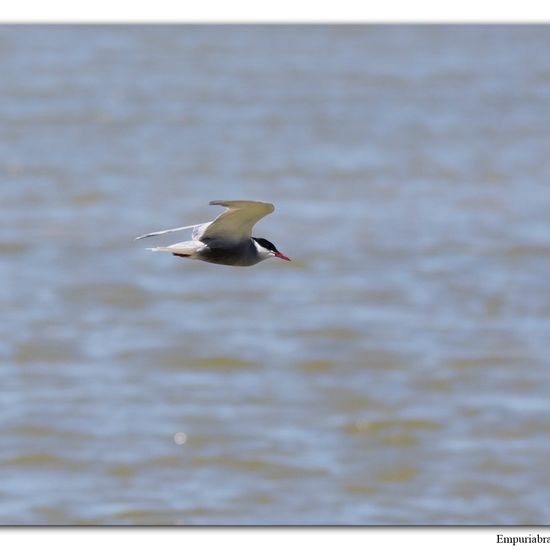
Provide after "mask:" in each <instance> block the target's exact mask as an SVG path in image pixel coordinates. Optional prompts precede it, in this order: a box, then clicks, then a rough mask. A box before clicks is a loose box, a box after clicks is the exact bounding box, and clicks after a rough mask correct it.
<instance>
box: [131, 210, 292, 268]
mask: <svg viewBox="0 0 550 550" xmlns="http://www.w3.org/2000/svg"><path fill="white" fill-rule="evenodd" d="M210 204H211V205H215V206H224V207H225V208H226V210H225V212H222V213H221V214H220V215H219V216H218V217H217V218H216V219H215V220H213V221H211V222H206V223H199V224H196V225H186V226H183V227H175V228H173V229H165V230H163V231H155V232H154V233H147V234H145V235H140V236H139V237H136V240H139V239H144V238H145V237H155V236H157V235H163V234H165V233H172V232H173V231H183V230H184V229H192V230H193V231H192V234H191V238H192V240H190V241H183V242H180V243H175V244H172V245H170V246H157V247H155V248H148V250H152V251H154V252H170V253H172V254H173V255H174V256H178V257H180V258H188V259H190V260H202V261H203V262H210V263H212V264H222V265H232V266H250V265H255V264H257V263H259V262H261V261H263V260H267V259H268V258H280V259H281V260H286V261H290V258H288V257H287V256H285V255H284V254H283V253H282V252H279V251H278V250H277V248H276V247H275V245H274V244H273V243H272V242H270V241H268V240H267V239H263V238H259V237H252V228H253V227H254V224H255V223H256V222H258V221H259V220H261V219H262V218H263V217H264V216H267V215H268V214H271V212H273V210H275V208H274V206H273V205H272V204H271V203H269V202H260V201H210Z"/></svg>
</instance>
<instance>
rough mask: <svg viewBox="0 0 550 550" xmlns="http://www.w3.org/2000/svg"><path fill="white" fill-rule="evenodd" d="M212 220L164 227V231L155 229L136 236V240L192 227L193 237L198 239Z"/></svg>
mask: <svg viewBox="0 0 550 550" xmlns="http://www.w3.org/2000/svg"><path fill="white" fill-rule="evenodd" d="M211 223H212V222H206V223H199V224H196V225H184V226H183V227H174V228H173V229H164V230H163V231H155V232H154V233H146V234H145V235H140V236H139V237H136V239H135V240H136V241H139V240H140V239H145V238H146V237H156V236H157V235H164V234H165V233H173V232H174V231H183V230H184V229H192V230H193V233H192V238H193V240H194V241H198V240H199V239H200V238H201V236H202V233H203V232H204V230H205V229H206V228H207V227H208V226H209V225H210V224H211Z"/></svg>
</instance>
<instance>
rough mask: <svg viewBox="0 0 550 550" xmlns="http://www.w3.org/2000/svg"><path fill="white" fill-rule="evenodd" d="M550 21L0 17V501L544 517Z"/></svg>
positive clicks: (350, 520) (381, 516)
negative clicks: (211, 250)
mask: <svg viewBox="0 0 550 550" xmlns="http://www.w3.org/2000/svg"><path fill="white" fill-rule="evenodd" d="M549 46H550V29H548V27H546V26H517V27H514V26H510V27H503V26H271V27H263V26H1V27H0V66H1V68H2V74H3V85H2V89H1V90H0V135H1V139H0V151H1V154H0V175H1V176H0V177H1V184H0V224H1V225H0V227H1V234H0V254H1V256H2V261H1V263H0V276H1V280H2V282H3V284H2V285H0V305H1V309H2V312H3V314H2V316H1V317H0V373H1V375H0V376H1V378H0V380H1V385H2V391H1V392H0V400H1V401H0V403H1V411H2V412H1V413H0V434H1V438H2V446H1V447H0V473H1V479H2V481H0V497H1V498H0V523H2V524H18V525H28V524H45V525H59V524H68V525H74V524H99V525H106V524H109V525H113V524H115V525H118V524H131V525H135V524H149V525H155V524H170V525H189V524H192V525H218V524H230V525H235V524H246V525H250V524H252V525H257V524H308V525H309V524H338V525H341V524H343V525H351V524H361V525H378V524H383V525H387V524H402V525H419V524H423V525H426V524H432V525H433V524H435V525H440V524H441V525H448V524H453V525H471V524H501V525H505V524H546V523H548V521H549V520H550V508H549V505H548V496H547V495H548V485H549V483H550V466H549V465H548V464H549V462H548V456H549V453H550V443H549V441H550V438H549V435H550V420H549V418H550V416H549V414H548V412H549V405H548V397H547V396H548V394H549V390H550V374H549V369H548V367H549V364H548V354H547V350H548V341H550V317H549V315H550V278H549V277H548V273H549V269H550V218H549V217H548V212H549V211H550V188H549V187H548V181H549V179H550V163H549V162H548V154H547V151H548V149H549V145H550V142H549V136H550V118H549V117H548V116H547V113H548V112H550V61H549V60H548V59H547V58H548V56H545V55H543V52H545V51H548V48H549ZM214 199H258V200H267V201H270V202H273V203H274V204H275V212H274V213H273V214H272V215H270V216H268V217H267V218H265V219H264V220H262V221H261V222H260V223H259V224H258V225H257V227H256V230H255V236H259V237H265V238H268V239H269V240H270V241H272V242H274V243H275V244H276V245H277V247H278V248H279V249H280V250H281V251H282V252H284V253H285V254H287V255H288V256H290V257H291V258H292V259H293V261H292V262H291V263H288V262H281V261H276V260H270V261H266V262H263V263H261V264H259V265H257V266H255V267H252V268H230V267H223V266H216V265H209V264H205V263H200V262H191V261H184V260H181V259H176V258H173V257H171V256H169V255H163V254H151V253H149V252H147V251H145V250H144V247H145V246H155V245H159V244H167V243H170V242H174V241H175V240H183V239H184V238H186V236H185V235H182V234H176V235H175V236H174V235H167V236H165V237H162V238H158V239H154V240H153V239H151V240H149V241H148V242H146V241H138V242H135V241H134V240H133V239H134V237H135V236H136V235H140V234H143V233H145V232H148V231H154V230H160V229H164V228H168V227H174V226H179V225H185V224H193V223H200V222H205V221H208V220H211V219H213V217H214V216H216V215H217V214H218V212H219V209H217V208H216V207H211V206H208V202H209V201H210V200H214ZM176 434H185V436H183V437H182V436H177V435H176ZM176 441H179V443H180V444H177V442H176Z"/></svg>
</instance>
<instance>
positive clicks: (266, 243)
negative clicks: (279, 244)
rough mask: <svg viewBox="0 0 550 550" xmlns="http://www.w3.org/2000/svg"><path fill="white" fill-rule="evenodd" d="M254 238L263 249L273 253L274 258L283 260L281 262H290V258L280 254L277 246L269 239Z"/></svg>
mask: <svg viewBox="0 0 550 550" xmlns="http://www.w3.org/2000/svg"><path fill="white" fill-rule="evenodd" d="M252 238H253V239H254V240H255V241H256V242H257V243H258V244H259V245H260V246H261V247H263V248H266V249H267V250H269V251H270V252H272V253H273V256H275V257H276V258H281V260H286V261H287V262H290V258H289V257H288V256H285V255H284V254H283V253H282V252H279V251H278V250H277V248H276V246H275V245H274V244H273V243H272V242H270V241H268V240H267V239H262V238H261V237H260V238H256V237H252Z"/></svg>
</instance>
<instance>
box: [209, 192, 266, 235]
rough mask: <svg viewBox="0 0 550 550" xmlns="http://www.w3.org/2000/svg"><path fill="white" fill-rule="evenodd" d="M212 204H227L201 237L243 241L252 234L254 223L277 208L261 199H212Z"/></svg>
mask: <svg viewBox="0 0 550 550" xmlns="http://www.w3.org/2000/svg"><path fill="white" fill-rule="evenodd" d="M210 204H212V205H216V206H225V207H226V208H227V210H226V211H225V212H222V213H221V214H220V215H219V216H218V217H217V218H216V219H215V220H214V221H213V222H211V223H210V225H209V226H208V227H207V228H206V229H205V230H204V231H203V232H202V234H201V236H200V238H201V240H204V239H224V240H230V241H241V240H243V239H246V238H248V237H250V236H251V233H252V228H253V227H254V224H255V223H256V222H257V221H258V220H261V219H262V218H263V217H264V216H267V215H268V214H271V212H273V210H275V208H274V206H273V205H272V204H271V203H269V202H260V201H211V202H210Z"/></svg>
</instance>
